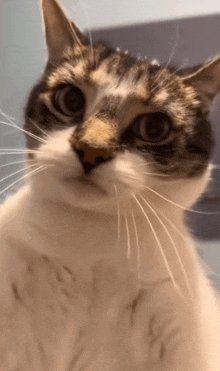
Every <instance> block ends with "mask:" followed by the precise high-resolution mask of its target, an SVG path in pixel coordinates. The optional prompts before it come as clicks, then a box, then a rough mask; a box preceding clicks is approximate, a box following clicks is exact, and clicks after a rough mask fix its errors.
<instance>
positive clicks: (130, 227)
mask: <svg viewBox="0 0 220 371" xmlns="http://www.w3.org/2000/svg"><path fill="white" fill-rule="evenodd" d="M163 213H164V214H165V215H169V220H170V223H168V222H167V221H166V220H165V219H164V218H163V219H162V221H163V224H164V225H162V223H161V221H159V220H158V218H156V216H155V215H154V214H153V213H151V212H150V211H149V210H148V214H147V215H148V218H149V220H150V221H151V225H150V224H149V222H148V220H147V219H146V217H145V216H144V214H143V213H140V214H135V217H133V215H129V213H127V215H126V217H125V215H121V217H120V221H118V215H117V213H115V214H114V215H104V214H100V213H96V212H89V211H86V210H80V209H77V208H73V207H70V206H68V205H67V204H64V203H60V202H55V201H52V200H48V199H41V198H40V197H37V196H36V195H35V194H34V193H33V192H31V189H30V187H28V186H27V187H26V188H24V189H22V190H21V191H20V192H19V193H18V194H17V195H16V196H14V197H13V202H11V200H8V202H7V203H6V205H4V206H3V207H2V215H3V217H2V223H3V231H5V232H4V233H5V235H6V236H7V239H8V241H10V243H11V244H12V245H14V246H16V243H17V241H18V245H20V246H22V244H23V245H25V246H27V247H30V248H31V249H34V250H35V251H37V252H38V253H40V254H42V255H46V256H49V257H56V258H58V259H60V260H61V261H62V262H63V264H67V265H68V266H69V267H70V268H72V269H74V270H79V271H80V270H81V271H83V275H84V276H85V275H86V274H88V276H89V274H90V270H91V269H90V268H91V267H92V266H93V265H94V264H95V263H97V262H99V261H104V262H106V263H110V264H114V265H115V266H118V267H120V269H123V267H124V269H126V270H127V269H128V268H129V269H132V270H133V271H134V272H136V273H137V275H138V276H139V278H141V279H144V280H148V281H151V282H154V281H156V280H158V279H161V280H163V279H166V278H170V277H173V280H174V282H175V280H178V281H179V282H178V285H179V284H180V286H182V287H183V288H184V290H185V289H187V287H186V277H185V276H184V275H185V273H184V270H185V271H187V275H188V276H189V277H190V275H191V274H193V275H194V273H193V272H194V271H196V270H197V266H196V265H197V260H196V258H195V252H194V251H193V249H192V248H191V246H190V244H189V243H187V239H188V236H187V232H186V230H185V227H184V224H183V222H182V210H180V209H178V208H174V207H173V208H172V212H169V210H168V209H167V210H163ZM134 219H135V225H134ZM171 223H172V225H173V226H172V225H171ZM164 226H165V227H164ZM174 226H175V228H176V229H175V228H174ZM14 230H16V231H17V232H16V234H14V233H10V231H14ZM154 230H155V231H156V232H154ZM4 233H3V234H4ZM189 277H188V278H189Z"/></svg>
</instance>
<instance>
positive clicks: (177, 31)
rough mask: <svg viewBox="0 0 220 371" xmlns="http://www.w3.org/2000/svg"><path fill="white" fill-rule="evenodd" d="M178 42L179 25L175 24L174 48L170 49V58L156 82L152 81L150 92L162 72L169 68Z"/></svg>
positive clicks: (160, 74)
mask: <svg viewBox="0 0 220 371" xmlns="http://www.w3.org/2000/svg"><path fill="white" fill-rule="evenodd" d="M178 40H179V23H177V25H176V38H175V43H174V46H173V48H172V52H171V54H170V57H169V59H168V62H167V64H166V65H165V67H164V68H163V69H162V71H161V72H160V73H159V75H158V76H157V78H156V80H155V81H154V83H153V86H152V88H153V89H152V92H153V91H154V90H155V88H156V86H155V84H156V82H157V81H158V80H159V78H160V77H161V76H162V74H163V72H164V71H165V70H166V69H167V67H168V66H169V64H170V63H171V60H172V59H173V56H174V54H175V52H176V47H177V43H178Z"/></svg>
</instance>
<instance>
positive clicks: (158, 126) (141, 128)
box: [132, 112, 172, 144]
mask: <svg viewBox="0 0 220 371" xmlns="http://www.w3.org/2000/svg"><path fill="white" fill-rule="evenodd" d="M171 127H172V121H171V119H170V118H169V116H168V115H166V114H165V113H163V112H151V113H147V114H145V115H141V116H138V117H137V118H136V119H135V121H134V123H133V124H132V130H133V132H134V133H135V134H136V136H137V138H138V139H140V140H142V141H144V142H147V143H152V144H153V143H160V142H162V141H163V140H165V139H166V138H167V137H168V136H169V133H170V130H171Z"/></svg>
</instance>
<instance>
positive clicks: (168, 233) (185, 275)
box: [140, 195, 193, 297]
mask: <svg viewBox="0 0 220 371" xmlns="http://www.w3.org/2000/svg"><path fill="white" fill-rule="evenodd" d="M140 197H141V199H142V200H143V201H144V203H145V204H146V205H147V206H148V207H149V208H150V210H151V211H152V212H153V214H154V215H155V216H156V218H157V220H158V221H159V222H160V224H161V225H162V227H163V228H164V230H165V232H166V234H167V236H168V237H169V239H170V241H171V244H172V246H173V248H174V251H175V253H176V256H177V259H178V261H179V264H180V267H181V270H182V272H183V275H184V278H185V281H186V285H187V288H188V290H189V292H190V294H191V297H193V292H192V290H191V286H190V283H189V279H188V276H187V274H186V270H185V268H184V266H183V263H182V260H181V258H180V255H179V252H178V249H177V247H176V244H175V242H174V240H173V238H172V236H171V235H170V232H169V231H168V229H167V227H166V226H165V224H164V223H163V221H162V220H161V218H160V217H159V216H158V214H157V213H156V211H155V210H154V209H153V207H152V206H151V205H150V203H149V202H148V201H146V200H145V199H144V197H143V196H141V195H140Z"/></svg>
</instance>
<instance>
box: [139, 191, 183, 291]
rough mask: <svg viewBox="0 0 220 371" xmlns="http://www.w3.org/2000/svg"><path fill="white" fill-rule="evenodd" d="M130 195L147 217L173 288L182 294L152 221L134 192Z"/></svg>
mask: <svg viewBox="0 0 220 371" xmlns="http://www.w3.org/2000/svg"><path fill="white" fill-rule="evenodd" d="M132 196H133V197H134V199H135V201H136V202H137V204H138V205H139V207H140V209H141V210H142V212H143V214H144V216H145V218H146V219H147V222H148V224H149V226H150V228H151V230H152V233H153V235H154V237H155V240H156V242H157V245H158V247H159V250H160V253H161V255H162V258H163V260H164V264H165V266H166V269H167V271H168V273H169V276H170V278H171V281H172V283H173V286H174V288H175V289H176V290H177V292H178V293H179V294H180V295H181V296H182V293H181V290H180V289H179V287H178V285H177V284H176V281H175V278H174V276H173V273H172V271H171V269H170V266H169V264H168V261H167V258H166V255H165V254H164V251H163V248H162V245H161V242H160V240H159V238H158V236H157V234H156V231H155V229H154V227H153V225H152V223H151V221H150V219H149V217H148V215H147V213H146V212H145V210H144V208H143V206H142V205H141V204H140V202H139V201H138V199H137V197H136V196H135V194H134V193H132Z"/></svg>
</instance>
